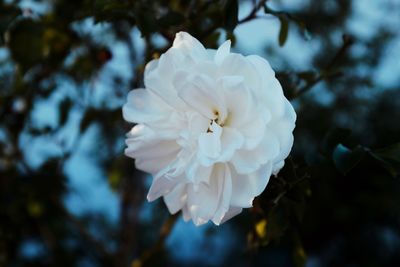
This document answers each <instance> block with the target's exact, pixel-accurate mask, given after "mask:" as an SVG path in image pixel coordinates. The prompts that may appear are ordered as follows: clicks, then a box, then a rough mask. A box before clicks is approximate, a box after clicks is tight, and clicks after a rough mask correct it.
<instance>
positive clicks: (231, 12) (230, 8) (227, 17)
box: [224, 0, 239, 32]
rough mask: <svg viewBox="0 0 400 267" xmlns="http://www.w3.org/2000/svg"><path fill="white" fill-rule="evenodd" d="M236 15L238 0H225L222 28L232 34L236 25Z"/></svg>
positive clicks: (237, 12)
mask: <svg viewBox="0 0 400 267" xmlns="http://www.w3.org/2000/svg"><path fill="white" fill-rule="evenodd" d="M238 14H239V4H238V0H226V2H225V5H224V28H225V29H226V30H227V31H228V32H232V31H233V29H235V27H236V25H237V24H238Z"/></svg>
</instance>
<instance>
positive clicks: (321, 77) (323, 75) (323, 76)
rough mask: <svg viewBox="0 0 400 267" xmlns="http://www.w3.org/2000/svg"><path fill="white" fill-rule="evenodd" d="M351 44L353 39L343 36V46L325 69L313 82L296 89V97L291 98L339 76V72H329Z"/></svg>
mask: <svg viewBox="0 0 400 267" xmlns="http://www.w3.org/2000/svg"><path fill="white" fill-rule="evenodd" d="M352 44H353V39H352V38H351V37H350V36H348V35H343V44H342V46H341V47H340V49H339V50H338V51H337V52H336V54H335V55H334V56H333V58H332V59H331V61H330V62H329V63H328V64H327V65H326V67H325V68H323V70H321V71H320V73H319V75H318V76H317V77H315V78H314V80H312V81H310V82H308V83H307V84H306V85H305V86H303V87H302V88H300V89H298V90H297V93H296V95H295V96H294V97H293V98H296V97H299V96H300V95H302V94H304V93H306V92H308V91H309V90H310V89H311V88H313V87H314V86H315V85H316V84H318V83H319V82H320V81H322V80H324V79H326V78H328V77H330V78H331V77H336V76H338V75H340V74H341V72H334V73H331V72H332V70H333V69H334V67H335V66H336V65H337V64H338V62H339V61H340V59H341V58H342V57H343V56H344V54H345V53H346V51H347V50H348V48H349V47H350V46H351V45H352ZM293 98H292V99H293Z"/></svg>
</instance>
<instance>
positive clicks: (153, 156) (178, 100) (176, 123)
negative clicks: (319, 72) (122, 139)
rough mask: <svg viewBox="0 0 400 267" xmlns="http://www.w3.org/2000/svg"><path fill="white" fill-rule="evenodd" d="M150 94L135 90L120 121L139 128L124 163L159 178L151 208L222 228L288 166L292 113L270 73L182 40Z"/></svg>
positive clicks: (152, 78) (162, 62)
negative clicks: (131, 161) (130, 161)
mask: <svg viewBox="0 0 400 267" xmlns="http://www.w3.org/2000/svg"><path fill="white" fill-rule="evenodd" d="M144 83H145V87H146V88H145V89H135V90H132V91H131V92H130V93H129V95H128V100H127V103H126V104H125V105H124V106H123V116H124V119H125V120H127V121H129V122H133V123H137V125H135V126H134V127H133V128H132V130H131V131H130V132H129V133H128V135H127V139H126V144H127V146H128V147H127V148H126V150H125V154H126V155H127V156H129V157H132V158H135V159H136V167H137V168H138V169H140V170H143V171H145V172H148V173H151V174H152V175H153V183H152V185H151V188H150V191H149V193H148V196H147V198H148V200H149V201H153V200H155V199H157V198H159V197H161V196H163V198H164V201H165V204H166V205H167V207H168V209H169V211H170V212H171V213H172V214H174V213H176V212H178V211H179V210H182V214H183V218H184V219H185V220H186V221H188V220H190V219H192V220H193V222H194V223H195V224H196V225H201V224H204V223H206V222H208V221H209V220H212V221H213V222H214V223H215V224H217V225H218V224H220V223H222V222H224V221H226V220H228V219H230V218H232V217H233V216H235V215H237V214H239V213H240V212H241V211H242V209H243V208H249V207H251V206H252V202H253V199H254V197H256V196H258V195H260V194H261V192H262V191H263V190H264V189H265V187H266V185H267V183H268V181H269V178H270V176H271V174H276V173H277V172H278V171H279V170H280V169H281V168H282V167H283V165H284V160H285V158H286V157H287V156H288V154H289V152H290V150H291V147H292V144H293V135H292V131H293V129H294V127H295V121H296V113H295V111H294V110H293V107H292V106H291V104H290V103H289V101H288V100H287V99H286V98H285V96H284V95H283V92H282V88H281V85H280V84H279V81H278V80H277V79H276V78H275V73H274V71H273V70H272V69H271V67H270V65H269V63H268V62H267V61H266V60H265V59H263V58H261V57H259V56H255V55H252V56H246V57H245V56H242V55H240V54H236V53H231V52H230V41H226V42H225V43H223V44H222V45H221V46H220V47H219V48H218V50H214V49H205V48H204V47H203V45H202V44H201V43H200V42H199V41H198V40H197V39H195V38H194V37H192V36H191V35H189V34H188V33H185V32H180V33H178V34H176V37H175V40H174V43H173V46H172V47H171V48H170V49H169V50H168V51H167V52H165V53H164V54H162V55H161V57H160V58H159V59H155V60H152V61H151V62H149V63H148V64H147V66H146V69H145V73H144Z"/></svg>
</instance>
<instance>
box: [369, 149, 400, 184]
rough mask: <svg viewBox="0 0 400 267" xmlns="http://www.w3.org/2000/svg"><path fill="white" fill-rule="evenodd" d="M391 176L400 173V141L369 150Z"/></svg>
mask: <svg viewBox="0 0 400 267" xmlns="http://www.w3.org/2000/svg"><path fill="white" fill-rule="evenodd" d="M369 153H370V155H371V156H372V157H373V158H375V159H376V160H377V161H378V162H379V163H380V164H381V166H382V167H383V168H384V169H386V170H387V171H388V172H389V173H390V175H391V176H392V177H396V176H397V175H398V174H399V173H400V143H396V144H393V145H390V146H388V147H385V148H382V149H377V150H374V151H370V152H369Z"/></svg>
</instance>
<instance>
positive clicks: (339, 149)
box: [332, 144, 365, 175]
mask: <svg viewBox="0 0 400 267" xmlns="http://www.w3.org/2000/svg"><path fill="white" fill-rule="evenodd" d="M364 155H365V149H364V148H362V147H360V146H359V147H357V148H355V149H354V150H350V149H349V148H347V147H345V146H344V145H342V144H338V145H337V146H336V148H335V149H334V151H333V155H332V159H333V162H334V164H335V166H336V168H337V169H338V170H339V171H340V172H341V173H342V174H344V175H345V174H347V173H348V172H349V171H351V170H352V169H353V168H354V167H355V166H356V165H357V164H358V163H359V162H360V161H361V160H362V158H363V157H364Z"/></svg>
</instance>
